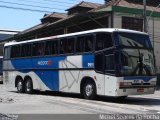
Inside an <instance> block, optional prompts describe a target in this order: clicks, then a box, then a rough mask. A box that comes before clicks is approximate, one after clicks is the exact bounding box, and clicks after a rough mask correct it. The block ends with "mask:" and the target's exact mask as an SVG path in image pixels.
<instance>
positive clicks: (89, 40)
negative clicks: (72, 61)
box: [84, 35, 94, 52]
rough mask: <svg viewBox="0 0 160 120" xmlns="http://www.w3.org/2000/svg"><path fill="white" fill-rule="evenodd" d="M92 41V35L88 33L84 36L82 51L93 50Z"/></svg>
mask: <svg viewBox="0 0 160 120" xmlns="http://www.w3.org/2000/svg"><path fill="white" fill-rule="evenodd" d="M93 42H94V37H93V35H89V36H86V37H85V40H84V52H91V51H93Z"/></svg>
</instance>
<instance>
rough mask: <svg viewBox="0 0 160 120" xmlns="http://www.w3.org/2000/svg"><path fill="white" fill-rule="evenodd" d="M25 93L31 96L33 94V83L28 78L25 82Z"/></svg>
mask: <svg viewBox="0 0 160 120" xmlns="http://www.w3.org/2000/svg"><path fill="white" fill-rule="evenodd" d="M25 93H27V94H32V93H33V83H32V80H31V79H30V78H28V79H27V80H26V81H25Z"/></svg>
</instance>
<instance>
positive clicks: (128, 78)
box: [124, 76, 156, 82]
mask: <svg viewBox="0 0 160 120" xmlns="http://www.w3.org/2000/svg"><path fill="white" fill-rule="evenodd" d="M153 78H156V77H153V76H146V77H145V76H134V77H124V80H143V81H144V82H149V81H150V80H151V79H153Z"/></svg>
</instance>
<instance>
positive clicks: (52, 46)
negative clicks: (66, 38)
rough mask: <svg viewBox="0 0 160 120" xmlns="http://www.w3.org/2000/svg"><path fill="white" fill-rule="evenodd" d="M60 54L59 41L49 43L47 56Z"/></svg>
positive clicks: (47, 44) (46, 49) (46, 50)
mask: <svg viewBox="0 0 160 120" xmlns="http://www.w3.org/2000/svg"><path fill="white" fill-rule="evenodd" d="M55 54H58V41H47V42H46V48H45V55H55Z"/></svg>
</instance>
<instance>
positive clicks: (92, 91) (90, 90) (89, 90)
mask: <svg viewBox="0 0 160 120" xmlns="http://www.w3.org/2000/svg"><path fill="white" fill-rule="evenodd" d="M81 92H82V93H81V94H82V96H83V98H85V99H88V100H91V99H94V98H95V97H96V85H95V83H94V82H92V81H86V82H85V83H84V84H83V87H82V91H81Z"/></svg>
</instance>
